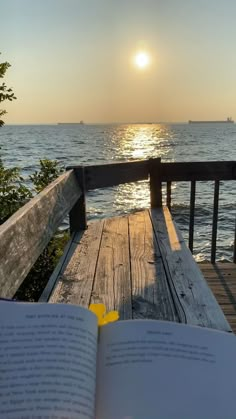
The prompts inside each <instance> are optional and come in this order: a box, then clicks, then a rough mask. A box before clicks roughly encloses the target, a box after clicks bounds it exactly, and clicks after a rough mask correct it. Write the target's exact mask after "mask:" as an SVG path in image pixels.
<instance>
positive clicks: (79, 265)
mask: <svg viewBox="0 0 236 419" xmlns="http://www.w3.org/2000/svg"><path fill="white" fill-rule="evenodd" d="M102 230H103V221H99V222H96V223H91V224H89V226H88V229H87V230H85V232H84V234H83V236H82V237H81V236H80V237H79V239H80V242H79V243H78V240H77V238H76V236H75V238H74V241H73V249H72V250H73V253H72V254H71V255H70V261H69V263H68V265H67V267H66V269H65V271H64V272H62V273H61V275H60V277H59V280H58V283H57V285H56V286H55V288H54V291H53V293H52V295H51V297H50V302H52V303H71V304H79V305H81V306H84V307H88V305H89V303H90V299H91V293H92V287H93V282H94V276H95V271H96V264H97V260H98V254H99V248H100V244H101V237H102Z"/></svg>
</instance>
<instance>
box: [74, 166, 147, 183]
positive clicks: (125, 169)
mask: <svg viewBox="0 0 236 419" xmlns="http://www.w3.org/2000/svg"><path fill="white" fill-rule="evenodd" d="M70 168H73V169H75V170H77V167H76V166H71V167H70ZM147 178H148V161H147V160H144V161H130V162H122V163H111V164H102V165H96V166H86V167H85V184H86V190H92V189H97V188H105V187H110V186H115V185H120V184H122V183H127V182H136V181H138V180H143V179H147Z"/></svg>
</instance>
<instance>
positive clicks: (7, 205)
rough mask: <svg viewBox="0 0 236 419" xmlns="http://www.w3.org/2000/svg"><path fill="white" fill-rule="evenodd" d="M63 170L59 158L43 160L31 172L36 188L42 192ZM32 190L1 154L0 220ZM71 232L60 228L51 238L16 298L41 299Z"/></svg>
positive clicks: (16, 208)
mask: <svg viewBox="0 0 236 419" xmlns="http://www.w3.org/2000/svg"><path fill="white" fill-rule="evenodd" d="M62 171H63V169H62V168H60V167H59V165H58V162H57V161H52V160H47V159H44V160H40V169H39V170H38V171H35V172H34V173H33V175H31V176H30V179H31V181H32V182H33V188H34V191H36V192H40V191H41V190H42V189H44V188H45V187H46V186H47V185H48V184H49V183H50V182H52V181H53V180H55V179H56V178H57V177H58V176H59V175H60V173H61V172H62ZM32 196H33V194H32V190H31V189H30V188H29V187H27V186H26V185H25V184H24V179H23V178H22V177H21V175H20V170H19V169H18V168H17V167H14V168H11V169H8V168H6V167H4V164H3V162H2V160H1V158H0V223H3V222H4V221H6V220H7V218H9V217H10V216H11V215H12V214H13V213H14V212H15V211H17V210H18V209H19V208H20V207H21V206H22V205H24V204H25V203H26V202H27V201H28V200H29V199H30V198H32ZM68 239H69V233H68V232H58V233H56V235H55V236H54V237H53V238H52V239H51V240H50V242H49V244H48V246H47V247H46V248H45V249H44V251H43V253H42V254H41V255H40V257H39V258H38V260H37V261H36V263H35V265H34V266H33V268H32V269H31V270H30V272H29V274H28V275H27V277H26V278H25V280H24V282H23V284H22V285H21V287H20V288H19V290H18V291H17V293H16V295H15V298H16V299H18V300H25V301H37V300H38V298H39V296H40V295H41V293H42V290H43V289H44V287H45V285H46V283H47V281H48V279H49V277H50V275H51V274H52V272H53V270H54V268H55V266H56V264H57V262H58V259H59V258H60V257H61V255H62V253H63V249H64V247H65V244H66V242H67V241H68Z"/></svg>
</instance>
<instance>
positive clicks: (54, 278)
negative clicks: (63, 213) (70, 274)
mask: <svg viewBox="0 0 236 419" xmlns="http://www.w3.org/2000/svg"><path fill="white" fill-rule="evenodd" d="M73 238H74V235H72V237H71V238H70V240H69V241H68V243H67V244H66V246H65V249H64V252H63V255H62V256H61V258H60V260H59V262H58V264H57V266H56V268H55V269H54V271H53V273H52V275H51V276H50V278H49V280H48V282H47V285H46V287H45V288H44V290H43V292H42V294H41V296H40V297H39V300H38V301H39V302H40V303H44V302H47V301H48V300H49V298H50V295H51V293H52V291H53V289H54V287H55V286H56V284H57V282H58V280H59V277H60V275H61V274H62V272H63V271H64V270H65V268H66V266H67V264H68V262H69V261H70V259H71V256H72V254H73V253H74V250H75V248H76V246H77V244H76V243H73Z"/></svg>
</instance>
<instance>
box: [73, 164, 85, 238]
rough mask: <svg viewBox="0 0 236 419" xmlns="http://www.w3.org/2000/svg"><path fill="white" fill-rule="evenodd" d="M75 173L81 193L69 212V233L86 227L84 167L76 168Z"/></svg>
mask: <svg viewBox="0 0 236 419" xmlns="http://www.w3.org/2000/svg"><path fill="white" fill-rule="evenodd" d="M75 175H76V178H77V181H78V184H79V186H80V189H81V192H82V193H81V195H80V197H79V199H78V201H76V203H75V205H74V206H73V208H72V209H71V211H70V213H69V219H70V232H71V233H74V232H77V231H80V230H86V228H87V217H86V202H85V175H84V167H79V168H77V169H76V171H75Z"/></svg>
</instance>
